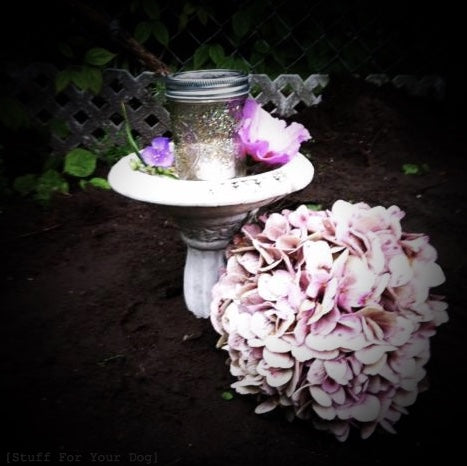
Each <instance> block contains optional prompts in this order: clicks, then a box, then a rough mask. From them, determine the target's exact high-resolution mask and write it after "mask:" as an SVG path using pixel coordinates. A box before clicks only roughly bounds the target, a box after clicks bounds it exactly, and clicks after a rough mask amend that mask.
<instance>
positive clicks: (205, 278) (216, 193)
mask: <svg viewBox="0 0 467 466" xmlns="http://www.w3.org/2000/svg"><path fill="white" fill-rule="evenodd" d="M135 157H136V156H135V155H134V154H130V155H127V156H125V157H123V158H122V159H120V160H119V161H118V162H117V163H116V164H115V165H114V166H113V167H112V168H111V170H110V172H109V175H108V181H109V183H110V186H111V187H112V189H113V190H114V191H116V192H118V193H119V194H122V195H123V196H126V197H129V198H131V199H135V200H138V201H143V202H148V203H151V204H157V205H159V206H160V207H161V208H162V209H163V211H164V212H165V214H166V215H168V216H171V217H172V218H173V219H174V221H175V222H176V224H177V226H178V227H179V229H180V233H181V237H182V239H183V241H184V242H185V243H186V245H187V255H186V262H185V269H184V277H183V293H184V298H185V303H186V305H187V307H188V309H189V310H190V311H191V312H192V313H193V314H195V315H196V316H197V317H204V318H207V317H208V316H209V308H210V303H211V289H212V287H213V285H214V284H215V283H216V282H217V280H218V278H219V273H220V270H221V269H222V267H223V265H224V253H225V248H226V246H227V244H228V243H229V242H230V240H231V239H232V236H233V235H234V234H235V233H236V232H237V231H238V230H239V228H240V227H241V225H242V223H243V222H244V221H245V220H246V219H247V218H248V217H249V216H250V215H251V213H253V212H255V211H256V210H257V209H258V208H260V207H263V206H266V205H268V204H271V203H272V202H275V201H277V200H279V199H281V198H283V197H285V196H287V195H288V194H291V193H294V192H296V191H299V190H301V189H303V188H304V187H305V186H307V185H308V184H309V183H310V182H311V180H312V179H313V174H314V168H313V165H312V164H311V162H310V161H309V160H308V159H307V158H306V157H305V156H303V155H302V154H297V155H296V156H295V157H294V158H293V159H292V160H291V161H290V162H288V163H287V164H285V165H282V166H281V167H279V168H276V169H274V170H270V171H267V172H264V173H260V174H255V175H249V176H244V177H239V178H233V179H228V180H222V181H188V180H179V179H174V178H170V177H166V176H162V175H149V174H146V173H143V172H140V171H137V170H133V169H132V168H131V166H130V160H132V159H134V158H135Z"/></svg>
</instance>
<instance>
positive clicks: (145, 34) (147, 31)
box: [135, 21, 152, 44]
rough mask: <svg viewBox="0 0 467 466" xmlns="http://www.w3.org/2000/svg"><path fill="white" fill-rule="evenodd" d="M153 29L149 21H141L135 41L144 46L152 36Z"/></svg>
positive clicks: (136, 31) (136, 29)
mask: <svg viewBox="0 0 467 466" xmlns="http://www.w3.org/2000/svg"><path fill="white" fill-rule="evenodd" d="M151 31H152V27H151V24H150V23H149V22H147V21H141V23H138V24H137V25H136V28H135V39H136V40H137V41H138V42H139V43H140V44H144V43H145V42H146V41H147V40H148V39H149V36H150V35H151Z"/></svg>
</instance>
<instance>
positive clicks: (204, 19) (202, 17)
mask: <svg viewBox="0 0 467 466" xmlns="http://www.w3.org/2000/svg"><path fill="white" fill-rule="evenodd" d="M196 16H198V19H199V22H200V23H201V24H202V25H203V26H206V24H207V23H208V20H209V14H208V12H207V11H206V10H205V9H204V8H203V7H199V8H198V10H197V11H196Z"/></svg>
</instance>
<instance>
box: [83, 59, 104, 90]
mask: <svg viewBox="0 0 467 466" xmlns="http://www.w3.org/2000/svg"><path fill="white" fill-rule="evenodd" d="M82 73H83V74H84V76H85V80H86V82H87V85H88V89H89V90H90V91H91V92H93V93H94V94H99V92H100V91H101V89H102V84H103V82H104V78H103V77H102V71H101V70H100V69H99V68H96V67H94V66H85V67H83V71H82Z"/></svg>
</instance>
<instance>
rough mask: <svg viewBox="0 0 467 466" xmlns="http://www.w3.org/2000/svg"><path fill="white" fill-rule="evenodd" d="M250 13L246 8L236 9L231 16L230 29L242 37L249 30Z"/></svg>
mask: <svg viewBox="0 0 467 466" xmlns="http://www.w3.org/2000/svg"><path fill="white" fill-rule="evenodd" d="M250 25H251V14H250V12H249V11H248V10H238V11H237V12H236V13H235V14H234V15H233V16H232V29H233V31H234V33H235V35H237V36H238V37H243V36H245V35H246V33H247V32H248V31H249V30H250Z"/></svg>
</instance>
